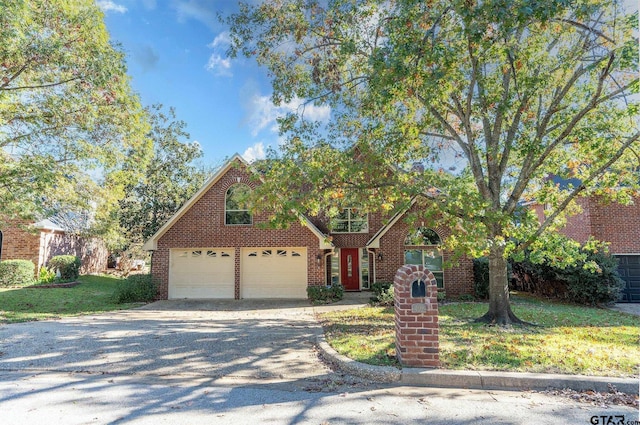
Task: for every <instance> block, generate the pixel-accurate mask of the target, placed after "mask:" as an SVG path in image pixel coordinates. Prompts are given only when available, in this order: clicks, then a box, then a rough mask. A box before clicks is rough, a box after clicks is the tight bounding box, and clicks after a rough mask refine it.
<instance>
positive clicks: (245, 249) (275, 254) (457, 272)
mask: <svg viewBox="0 0 640 425" xmlns="http://www.w3.org/2000/svg"><path fill="white" fill-rule="evenodd" d="M252 173H253V171H252V170H251V167H250V166H249V165H248V164H247V163H246V162H245V161H244V160H243V159H242V158H241V157H240V156H238V155H235V156H234V157H233V158H231V159H230V160H229V161H228V162H227V163H226V164H225V165H224V166H223V167H221V168H220V170H218V172H216V173H215V175H213V176H212V177H211V178H210V179H209V180H208V181H207V182H206V183H205V185H204V186H203V187H202V188H201V189H200V190H199V191H198V192H197V193H196V194H195V195H194V196H193V197H192V198H191V199H190V200H189V201H187V202H186V203H185V204H184V205H183V206H182V208H180V210H179V211H178V212H177V213H176V214H175V215H174V216H173V217H172V218H171V219H170V220H169V221H168V222H167V223H166V224H165V225H164V226H162V227H161V228H160V229H159V230H158V232H157V233H156V234H155V235H154V236H152V237H151V239H149V240H148V241H147V242H146V243H145V245H144V249H146V250H148V251H153V257H152V261H151V273H152V275H153V276H154V277H155V278H156V279H157V282H158V283H159V295H158V297H159V298H160V299H167V298H169V299H173V298H228V299H241V298H306V297H307V292H306V290H307V287H308V286H314V285H327V284H332V283H341V284H342V285H344V287H345V289H346V290H348V291H359V290H362V289H367V288H369V287H370V285H371V284H372V283H373V282H376V281H393V277H394V275H395V273H396V270H397V269H398V268H399V267H400V266H402V265H403V264H405V263H410V264H424V265H425V266H427V267H428V268H429V269H430V270H431V271H432V272H433V273H434V275H435V276H436V278H437V279H438V284H439V286H440V287H441V288H442V289H443V290H445V291H446V292H447V295H450V296H456V295H462V294H471V293H473V267H472V262H471V260H470V259H466V258H465V259H462V260H460V261H459V263H458V264H457V266H455V267H453V268H450V269H447V270H444V271H443V270H442V263H443V260H446V259H447V258H446V257H447V256H448V255H449V254H448V253H446V252H445V253H442V252H441V250H440V249H439V246H438V245H439V243H440V241H441V240H442V239H444V238H446V237H447V236H449V230H448V229H442V228H438V227H433V226H431V225H430V224H429V223H428V222H423V223H421V227H420V230H419V231H417V232H416V231H411V229H410V227H409V226H408V225H407V223H405V221H404V220H403V219H402V218H403V217H404V214H398V215H396V216H394V217H387V218H385V217H383V216H382V215H380V214H368V215H367V214H360V213H359V212H358V210H357V209H355V208H350V209H349V208H348V209H345V210H344V211H343V212H342V213H341V215H340V216H339V217H338V218H337V219H335V220H334V225H333V230H332V232H331V233H329V230H328V229H329V228H328V225H327V223H326V221H324V220H322V219H320V218H317V217H315V218H313V219H310V218H308V217H304V216H300V220H299V221H297V222H295V223H292V224H291V225H290V226H289V227H288V228H286V229H273V228H266V227H264V226H260V224H261V223H266V222H267V220H268V214H267V213H258V214H255V215H252V214H251V212H250V211H249V209H248V208H247V207H246V206H244V205H243V202H242V200H243V196H244V194H245V193H246V191H248V190H252V189H254V188H255V187H256V186H257V185H258V184H259V182H257V179H255V178H254V175H253V174H252ZM412 208H416V206H415V205H414V206H413V207H412ZM443 257H444V258H443Z"/></svg>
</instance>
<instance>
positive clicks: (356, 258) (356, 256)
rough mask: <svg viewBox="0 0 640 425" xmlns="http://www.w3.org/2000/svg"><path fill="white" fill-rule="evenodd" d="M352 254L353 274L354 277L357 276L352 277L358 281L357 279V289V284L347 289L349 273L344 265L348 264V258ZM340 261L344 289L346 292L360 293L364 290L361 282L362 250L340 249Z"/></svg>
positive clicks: (341, 281) (341, 280)
mask: <svg viewBox="0 0 640 425" xmlns="http://www.w3.org/2000/svg"><path fill="white" fill-rule="evenodd" d="M350 254H351V256H352V257H351V258H352V260H351V261H352V263H351V273H352V275H353V274H355V276H352V279H353V278H354V277H355V279H353V280H356V279H357V287H354V286H356V285H355V284H354V285H350V286H349V287H347V285H346V281H347V279H346V278H348V276H347V273H348V268H347V267H344V266H343V265H344V264H345V263H346V262H347V256H348V255H350ZM339 259H340V260H339V261H340V268H339V269H340V283H341V284H342V286H343V287H344V289H345V291H360V290H362V282H361V280H362V279H361V277H360V248H340V255H339Z"/></svg>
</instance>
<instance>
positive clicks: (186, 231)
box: [151, 166, 325, 299]
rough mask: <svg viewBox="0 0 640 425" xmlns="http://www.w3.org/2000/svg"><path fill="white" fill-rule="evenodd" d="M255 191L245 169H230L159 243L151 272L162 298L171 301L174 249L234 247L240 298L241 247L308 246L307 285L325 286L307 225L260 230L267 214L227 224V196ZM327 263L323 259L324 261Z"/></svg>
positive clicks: (314, 240)
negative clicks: (242, 187)
mask: <svg viewBox="0 0 640 425" xmlns="http://www.w3.org/2000/svg"><path fill="white" fill-rule="evenodd" d="M238 183H242V184H246V185H248V186H250V187H252V188H255V187H256V185H257V184H258V183H257V182H256V181H255V180H254V179H252V178H251V177H250V175H249V174H248V173H247V171H246V170H245V169H244V167H242V166H238V167H231V168H230V169H229V170H228V171H227V172H226V173H225V174H224V175H223V176H221V177H220V179H219V180H218V181H216V182H215V183H214V184H213V186H211V188H209V190H208V191H207V192H206V193H205V194H204V195H203V196H202V197H201V198H200V199H199V200H198V201H197V202H195V203H194V204H193V205H192V206H191V208H189V210H188V211H186V212H185V213H184V215H183V216H182V217H181V218H180V219H179V220H178V221H177V222H176V223H174V225H173V226H172V227H171V228H170V229H169V230H167V231H166V233H165V234H164V235H162V237H161V238H160V239H159V240H158V247H157V250H156V251H155V252H154V253H153V259H152V262H151V272H152V274H153V275H154V278H155V279H156V280H157V283H158V286H159V298H160V299H167V298H168V290H169V288H168V285H169V250H170V249H172V248H195V247H198V248H210V247H234V248H235V258H236V265H235V295H236V298H239V296H240V249H241V248H242V247H287V246H294V247H306V248H307V264H308V269H307V280H308V281H307V284H308V285H324V284H325V273H324V268H323V267H319V266H318V264H317V260H316V257H317V255H324V253H325V251H324V250H321V249H319V248H318V246H319V240H318V237H317V236H316V235H315V234H314V233H313V232H311V230H309V228H307V227H306V226H304V225H302V224H300V223H298V222H296V223H292V224H291V225H290V226H289V227H288V228H287V229H269V228H261V227H260V224H265V223H267V222H268V214H265V213H262V214H257V215H254V216H253V224H252V225H232V226H229V225H225V223H224V219H225V209H224V206H225V195H226V192H227V190H228V189H229V187H231V186H232V185H234V184H238ZM323 261H324V260H323Z"/></svg>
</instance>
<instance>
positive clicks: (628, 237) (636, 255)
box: [534, 196, 640, 302]
mask: <svg viewBox="0 0 640 425" xmlns="http://www.w3.org/2000/svg"><path fill="white" fill-rule="evenodd" d="M577 203H578V204H579V205H580V207H581V208H582V212H581V213H579V214H576V215H574V216H572V217H570V218H569V219H568V220H567V224H566V226H565V227H564V228H563V229H562V230H561V233H563V234H564V235H566V236H568V237H570V238H572V239H575V240H576V241H578V242H580V243H584V242H586V241H587V240H588V239H589V237H590V236H593V237H594V238H595V239H597V240H600V241H603V242H608V243H609V250H610V252H611V253H612V254H613V255H615V256H616V257H618V259H619V260H620V265H619V268H618V271H619V273H620V277H622V279H623V280H624V281H625V288H624V290H623V294H622V299H621V301H623V302H640V196H636V197H635V198H634V203H633V204H631V205H621V204H618V203H615V202H613V203H606V202H603V201H602V200H601V199H599V198H596V197H591V198H580V199H578V200H577ZM534 208H535V210H536V213H537V214H538V216H539V217H540V218H541V219H542V217H543V216H544V206H543V205H535V207H534Z"/></svg>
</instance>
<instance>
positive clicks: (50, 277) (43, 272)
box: [38, 266, 56, 283]
mask: <svg viewBox="0 0 640 425" xmlns="http://www.w3.org/2000/svg"><path fill="white" fill-rule="evenodd" d="M55 280H56V272H54V271H53V270H51V269H48V268H46V267H45V266H42V267H40V272H39V273H38V283H51V282H53V281H55Z"/></svg>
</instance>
